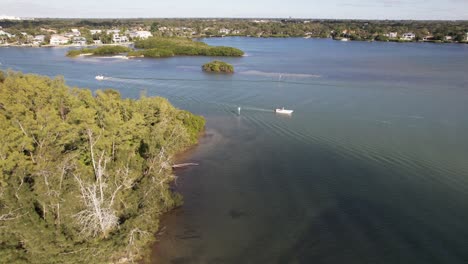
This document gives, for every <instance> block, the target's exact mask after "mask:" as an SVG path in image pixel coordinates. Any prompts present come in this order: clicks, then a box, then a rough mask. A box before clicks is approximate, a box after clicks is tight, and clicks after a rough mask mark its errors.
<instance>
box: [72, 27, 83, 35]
mask: <svg viewBox="0 0 468 264" xmlns="http://www.w3.org/2000/svg"><path fill="white" fill-rule="evenodd" d="M71 32H72V34H73V36H76V37H79V36H81V32H80V31H79V30H78V29H77V28H72V29H71Z"/></svg>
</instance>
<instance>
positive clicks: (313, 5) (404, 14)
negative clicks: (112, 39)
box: [0, 0, 468, 20]
mask: <svg viewBox="0 0 468 264" xmlns="http://www.w3.org/2000/svg"><path fill="white" fill-rule="evenodd" d="M0 15H8V16H19V17H53V18H70V17H74V18H135V17H153V18H158V17H231V18H244V17H247V18H253V17H255V18H257V17H262V18H285V17H292V18H325V19H327V18H328V19H414V20H468V0H231V1H222V0H192V1H190V0H132V1H128V0H127V1H121V0H78V1H69V0H0Z"/></svg>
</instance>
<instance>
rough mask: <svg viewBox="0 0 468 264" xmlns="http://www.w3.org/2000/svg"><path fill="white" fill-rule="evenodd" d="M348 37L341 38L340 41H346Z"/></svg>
mask: <svg viewBox="0 0 468 264" xmlns="http://www.w3.org/2000/svg"><path fill="white" fill-rule="evenodd" d="M348 40H349V39H348V38H342V39H341V41H348Z"/></svg>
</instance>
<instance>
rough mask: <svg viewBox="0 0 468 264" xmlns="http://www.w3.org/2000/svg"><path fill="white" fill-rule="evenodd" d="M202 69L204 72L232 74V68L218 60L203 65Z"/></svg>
mask: <svg viewBox="0 0 468 264" xmlns="http://www.w3.org/2000/svg"><path fill="white" fill-rule="evenodd" d="M202 69H203V71H205V72H220V73H234V66H232V65H231V64H229V63H226V62H224V61H218V60H215V61H212V62H208V63H205V64H203V66H202Z"/></svg>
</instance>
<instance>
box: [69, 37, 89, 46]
mask: <svg viewBox="0 0 468 264" xmlns="http://www.w3.org/2000/svg"><path fill="white" fill-rule="evenodd" d="M72 43H73V45H77V46H84V45H86V38H83V37H74V38H73V40H72Z"/></svg>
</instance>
